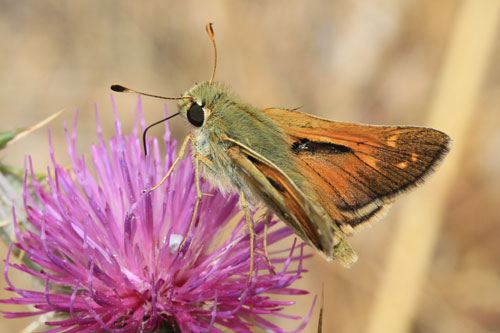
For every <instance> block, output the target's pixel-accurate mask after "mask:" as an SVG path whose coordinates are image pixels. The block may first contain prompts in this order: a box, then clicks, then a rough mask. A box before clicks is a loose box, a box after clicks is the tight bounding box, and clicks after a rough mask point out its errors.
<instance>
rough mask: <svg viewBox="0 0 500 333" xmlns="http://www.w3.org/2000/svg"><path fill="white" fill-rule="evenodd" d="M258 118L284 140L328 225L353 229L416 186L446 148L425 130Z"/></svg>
mask: <svg viewBox="0 0 500 333" xmlns="http://www.w3.org/2000/svg"><path fill="white" fill-rule="evenodd" d="M263 112H264V113H265V114H267V115H268V116H269V117H270V118H271V119H272V120H273V121H275V122H276V124H277V125H278V126H279V127H280V128H281V129H283V131H284V132H285V133H286V134H287V135H288V140H289V145H290V150H291V152H292V154H293V155H295V156H296V158H297V161H298V162H297V163H300V164H302V165H301V166H300V167H301V169H302V170H304V177H306V178H307V179H308V180H309V181H310V183H311V184H312V185H311V188H312V189H313V190H314V191H316V194H317V200H318V201H319V202H320V203H321V205H322V206H323V207H324V208H325V210H327V212H328V213H329V215H330V216H331V217H332V219H334V220H335V221H337V222H339V223H340V224H347V225H349V226H351V227H353V228H356V227H359V226H362V225H363V224H364V223H365V222H368V221H371V220H373V219H374V218H375V217H376V216H378V215H380V214H381V213H382V211H383V210H384V206H385V205H386V204H387V203H389V202H390V201H391V199H392V198H393V197H394V196H396V195H397V194H399V193H401V192H403V191H406V190H409V189H411V188H413V187H414V186H415V185H417V184H418V183H419V182H421V181H422V180H423V179H424V178H425V176H426V175H428V174H430V173H431V172H432V170H433V168H434V167H435V166H436V165H437V164H438V162H439V161H440V160H442V158H443V157H444V156H445V155H446V153H447V152H448V150H449V145H450V138H449V137H448V136H447V135H446V134H444V133H442V132H439V131H437V130H434V129H430V128H423V127H404V126H400V127H391V126H368V125H361V124H351V123H342V122H335V121H329V120H325V119H321V118H317V117H314V116H310V115H306V114H303V113H300V112H297V111H290V110H283V109H265V110H263ZM339 214H340V215H341V217H339Z"/></svg>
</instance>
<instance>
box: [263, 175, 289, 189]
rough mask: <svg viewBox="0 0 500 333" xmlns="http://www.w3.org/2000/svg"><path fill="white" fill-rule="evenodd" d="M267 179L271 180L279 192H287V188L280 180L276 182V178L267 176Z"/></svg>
mask: <svg viewBox="0 0 500 333" xmlns="http://www.w3.org/2000/svg"><path fill="white" fill-rule="evenodd" d="M266 178H267V180H269V182H270V183H271V185H272V186H273V187H274V188H275V189H276V190H278V191H279V192H285V191H286V189H285V188H284V187H283V186H282V185H281V184H280V183H278V182H276V181H275V180H274V179H272V178H271V177H266Z"/></svg>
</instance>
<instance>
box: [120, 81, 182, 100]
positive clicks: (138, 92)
mask: <svg viewBox="0 0 500 333" xmlns="http://www.w3.org/2000/svg"><path fill="white" fill-rule="evenodd" d="M111 90H113V91H116V92H124V93H132V94H137V95H143V96H149V97H154V98H161V99H170V100H178V99H185V98H187V99H189V97H187V96H183V97H165V96H159V95H152V94H146V93H143V92H140V91H137V90H134V89H130V88H127V87H125V86H122V85H121V84H113V85H112V86H111Z"/></svg>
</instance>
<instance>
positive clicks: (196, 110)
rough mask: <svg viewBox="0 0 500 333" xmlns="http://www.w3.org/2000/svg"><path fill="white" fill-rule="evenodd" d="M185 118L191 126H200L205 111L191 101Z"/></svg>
mask: <svg viewBox="0 0 500 333" xmlns="http://www.w3.org/2000/svg"><path fill="white" fill-rule="evenodd" d="M187 119H188V121H189V122H190V123H191V124H192V125H193V126H196V127H201V125H203V121H204V120H205V111H203V108H202V107H201V106H200V105H198V104H196V103H193V104H191V106H190V107H189V110H188V111H187Z"/></svg>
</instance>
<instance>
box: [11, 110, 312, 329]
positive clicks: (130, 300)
mask: <svg viewBox="0 0 500 333" xmlns="http://www.w3.org/2000/svg"><path fill="white" fill-rule="evenodd" d="M112 103H113V110H114V112H115V117H116V121H115V127H116V135H115V136H114V137H113V138H111V139H110V140H109V142H108V146H106V144H105V141H104V139H103V135H102V130H101V125H100V123H99V117H98V113H97V108H96V115H97V132H98V137H99V143H98V144H97V145H95V146H93V147H92V149H91V160H92V163H91V164H92V166H93V168H92V169H91V168H89V166H88V164H89V163H88V161H86V160H85V157H84V156H78V155H77V152H76V131H75V128H76V117H75V122H74V125H73V130H72V131H71V132H70V133H69V132H68V130H67V126H66V125H65V129H66V138H67V145H68V152H69V157H70V160H71V169H69V170H68V169H66V170H65V169H64V168H63V167H62V166H61V165H59V164H57V162H56V160H55V157H54V152H53V149H52V144H51V143H50V140H49V143H50V147H51V148H50V156H51V159H52V170H51V168H48V174H49V175H53V176H49V177H48V178H47V181H46V182H47V186H46V187H44V185H42V184H41V183H39V182H38V181H37V180H36V179H35V178H34V177H33V168H32V165H31V160H28V166H29V169H30V173H29V174H30V175H31V176H29V175H28V172H27V171H26V177H25V178H26V179H25V185H24V206H25V207H24V208H25V210H26V213H27V216H28V217H27V219H28V221H29V224H30V225H29V228H27V229H26V230H20V228H19V227H18V225H17V221H16V218H15V213H14V224H15V226H16V228H15V229H16V236H17V240H18V242H17V243H15V244H14V246H16V247H18V248H19V249H21V250H22V251H24V252H25V253H26V255H27V256H28V257H29V259H30V260H31V261H32V262H33V263H34V264H35V265H37V267H39V268H38V269H35V268H33V267H32V266H30V267H28V266H26V265H24V264H21V265H18V264H13V263H11V262H9V256H10V255H11V252H12V247H13V245H11V247H10V249H9V253H8V255H7V259H6V260H5V262H6V264H5V279H6V281H7V283H8V285H9V288H8V290H11V291H13V292H15V293H17V294H18V295H19V297H13V298H10V299H7V300H2V302H4V303H10V304H26V305H33V306H34V308H36V309H37V310H36V311H34V312H4V315H5V317H8V318H16V317H24V316H34V315H41V314H48V313H55V314H57V316H56V317H55V318H54V320H52V321H48V322H45V324H46V325H48V326H53V327H54V329H53V330H51V331H54V332H59V331H66V332H74V331H104V330H106V331H111V332H130V331H156V330H165V329H169V330H170V331H171V330H172V329H173V330H174V331H179V330H180V331H212V332H217V331H220V330H225V329H233V330H237V331H250V330H252V329H253V328H254V327H261V328H264V329H267V330H273V331H279V330H280V329H279V328H278V327H276V326H275V325H273V324H272V323H271V322H270V321H269V320H268V319H269V318H270V317H272V316H279V317H285V318H289V319H295V320H297V319H300V317H297V316H290V315H286V314H283V313H282V310H283V309H285V308H286V306H288V305H291V304H293V303H294V302H293V301H291V300H289V301H278V300H273V299H272V298H271V297H270V296H268V295H266V293H269V294H271V293H272V294H281V295H289V296H292V295H303V294H306V293H307V292H306V291H303V290H297V289H293V288H291V287H290V285H291V284H292V283H293V282H294V281H296V280H297V279H299V278H300V277H301V273H303V272H304V269H303V268H302V260H303V259H304V257H305V255H304V254H303V244H301V245H296V243H295V242H294V243H293V245H292V247H291V248H290V249H286V252H285V251H284V250H282V251H274V252H271V254H270V256H271V260H272V262H273V264H275V265H278V266H279V267H280V269H279V270H277V272H276V273H275V274H273V273H271V271H272V267H269V265H268V263H267V261H266V259H265V257H264V255H263V239H264V222H263V221H256V223H255V226H254V227H255V232H256V255H255V272H254V273H255V276H254V278H253V281H252V284H251V285H248V281H249V279H248V274H249V267H250V253H249V249H250V245H249V244H250V241H249V236H248V232H247V230H246V227H245V221H244V218H243V216H242V214H241V213H240V212H239V206H238V199H237V197H235V196H233V197H228V198H225V197H223V196H222V195H221V194H220V193H219V192H217V191H215V190H214V189H212V188H211V187H210V185H209V184H208V183H206V182H204V181H203V180H202V191H203V192H204V193H207V194H209V195H206V196H204V197H203V198H202V201H201V204H200V208H199V211H198V215H197V219H196V222H195V225H194V226H193V228H192V230H191V232H190V234H189V235H188V240H187V242H186V246H184V247H183V249H182V251H181V253H178V252H179V251H178V247H179V244H180V242H181V241H182V239H183V237H184V235H185V234H186V232H187V229H188V225H189V222H190V220H191V214H192V211H193V207H194V203H195V199H196V192H195V191H196V190H195V185H194V172H193V167H192V161H191V160H190V158H186V159H184V160H182V161H181V163H180V165H179V167H178V169H177V171H176V173H175V175H172V176H171V177H169V178H168V179H167V181H166V182H165V183H164V184H163V185H162V186H161V187H160V188H158V189H157V190H155V191H152V192H146V193H144V192H143V189H146V188H151V187H152V186H154V185H155V184H157V183H158V182H159V180H160V179H161V178H162V176H163V175H164V174H165V172H166V170H167V169H168V168H169V167H170V166H171V164H172V162H173V160H174V159H175V147H176V142H175V140H171V139H170V132H169V129H168V125H166V130H165V135H164V137H163V140H164V144H165V146H166V156H165V158H164V162H163V163H162V162H161V160H162V159H161V158H160V156H161V154H160V149H159V143H158V141H157V140H156V139H152V140H149V142H148V144H149V145H150V151H151V153H150V155H148V156H147V157H145V156H144V155H143V153H142V151H141V142H140V139H139V137H138V127H139V125H138V124H141V126H142V128H144V120H143V118H142V107H141V103H140V100H139V104H138V113H137V118H136V125H135V128H134V129H133V131H132V134H131V135H128V136H124V135H123V134H122V129H121V125H120V122H119V120H118V117H117V114H116V107H115V105H114V102H113V101H112ZM49 139H50V135H49ZM28 180H31V183H32V186H31V189H32V191H31V192H30V190H29V187H28ZM232 219H233V220H235V219H236V220H237V223H235V226H232V227H230V225H231V224H230V221H231V220H232ZM277 222H278V221H276V220H272V221H271V222H270V224H269V225H270V226H273V225H274V224H276V223H277ZM225 229H229V232H228V234H227V235H226V236H223V235H222V233H223V231H224V230H225ZM272 230H273V231H272V232H269V234H268V235H267V242H268V244H273V243H276V242H277V241H279V240H281V239H284V238H286V237H288V236H290V235H291V231H290V230H289V229H288V228H286V227H283V225H282V224H280V225H279V226H276V227H275V228H273V229H272ZM9 267H12V268H15V269H17V270H20V271H22V272H24V273H26V274H27V275H31V276H33V277H36V278H38V280H39V281H42V284H41V288H40V289H41V290H39V291H35V290H25V289H19V288H17V287H16V286H14V284H13V283H12V281H10V280H9V278H8V269H9ZM282 299H283V297H282ZM311 310H312V308H311ZM309 315H310V313H309ZM309 315H306V316H305V318H304V320H303V322H302V324H301V326H300V327H299V330H300V329H302V328H303V327H305V325H306V323H307V321H308V318H309Z"/></svg>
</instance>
